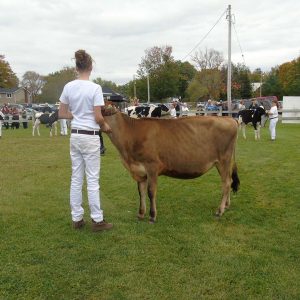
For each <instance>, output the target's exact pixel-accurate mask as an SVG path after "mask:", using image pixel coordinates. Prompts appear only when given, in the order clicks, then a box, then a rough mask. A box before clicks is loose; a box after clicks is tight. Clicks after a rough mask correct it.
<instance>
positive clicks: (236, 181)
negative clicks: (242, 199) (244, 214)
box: [231, 143, 240, 193]
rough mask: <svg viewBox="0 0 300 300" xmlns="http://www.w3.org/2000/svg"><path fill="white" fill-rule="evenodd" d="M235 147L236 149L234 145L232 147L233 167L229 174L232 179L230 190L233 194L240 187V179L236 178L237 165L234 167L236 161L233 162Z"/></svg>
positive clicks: (233, 159)
mask: <svg viewBox="0 0 300 300" xmlns="http://www.w3.org/2000/svg"><path fill="white" fill-rule="evenodd" d="M235 144H236V143H235ZM235 147H236V145H235V146H234V149H233V155H232V161H233V165H232V173H231V178H232V183H231V188H232V191H233V192H234V193H236V192H237V191H238V189H239V186H240V179H239V176H238V169H237V165H236V161H235Z"/></svg>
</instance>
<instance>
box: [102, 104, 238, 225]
mask: <svg viewBox="0 0 300 300" xmlns="http://www.w3.org/2000/svg"><path fill="white" fill-rule="evenodd" d="M103 115H104V119H105V121H106V122H107V123H108V124H109V125H110V127H111V129H112V132H111V133H109V134H108V136H109V138H110V140H111V141H112V143H113V144H114V145H115V147H116V148H117V150H118V151H119V153H120V156H121V159H122V162H123V164H124V166H125V167H126V168H127V169H128V170H129V172H130V174H131V176H132V177H133V178H134V179H135V180H136V181H137V185H138V191H139V195H140V207H139V213H138V218H139V219H143V218H144V216H145V212H146V197H147V194H148V197H149V199H150V223H153V222H155V220H156V215H157V213H156V193H157V178H158V176H160V175H165V176H169V177H174V178H181V179H191V178H196V177H199V176H201V175H203V174H204V173H206V172H207V171H208V170H209V169H211V168H212V167H214V166H215V167H216V168H217V169H218V171H219V174H220V176H221V180H222V201H221V204H220V207H219V208H218V210H217V215H218V216H221V215H222V214H223V213H224V210H225V208H227V207H229V205H230V189H231V188H232V190H233V191H234V192H236V191H237V190H238V186H239V178H238V174H237V166H236V163H235V157H234V156H235V155H234V153H235V144H236V139H237V128H238V124H237V122H236V121H235V120H234V119H232V118H228V117H224V118H216V117H210V116H208V117H197V116H195V117H190V118H179V119H154V118H142V119H132V118H130V117H128V116H127V115H126V114H123V113H120V112H116V111H115V110H108V109H106V110H105V111H103ZM182 141H184V142H182Z"/></svg>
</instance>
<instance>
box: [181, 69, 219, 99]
mask: <svg viewBox="0 0 300 300" xmlns="http://www.w3.org/2000/svg"><path fill="white" fill-rule="evenodd" d="M222 84H223V82H222V76H221V72H220V70H218V69H203V70H201V71H199V72H197V74H196V75H195V77H194V79H193V80H192V81H191V83H190V84H189V87H188V90H187V94H188V97H189V98H190V100H192V101H197V100H199V99H205V100H207V99H209V98H211V99H216V100H218V99H219V97H220V93H221V89H222Z"/></svg>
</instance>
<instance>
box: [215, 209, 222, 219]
mask: <svg viewBox="0 0 300 300" xmlns="http://www.w3.org/2000/svg"><path fill="white" fill-rule="evenodd" d="M222 215H223V213H222V212H221V210H220V209H218V210H217V211H216V213H215V216H216V217H217V218H220V217H221V216H222Z"/></svg>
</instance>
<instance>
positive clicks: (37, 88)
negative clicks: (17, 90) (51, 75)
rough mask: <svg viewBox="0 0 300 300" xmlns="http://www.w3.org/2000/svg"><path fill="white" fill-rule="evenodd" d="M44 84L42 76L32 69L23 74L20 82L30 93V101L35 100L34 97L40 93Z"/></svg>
mask: <svg viewBox="0 0 300 300" xmlns="http://www.w3.org/2000/svg"><path fill="white" fill-rule="evenodd" d="M44 84H45V81H44V78H43V76H41V75H40V74H38V73H36V72H34V71H27V72H26V73H25V74H24V75H23V80H22V82H21V85H22V86H23V87H24V88H26V89H27V91H29V93H30V94H31V98H32V102H35V99H36V97H37V96H38V95H39V94H40V93H41V90H42V87H43V86H44Z"/></svg>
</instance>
